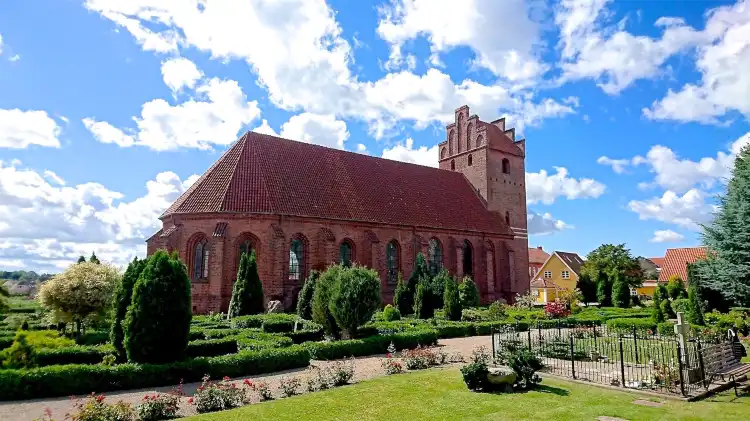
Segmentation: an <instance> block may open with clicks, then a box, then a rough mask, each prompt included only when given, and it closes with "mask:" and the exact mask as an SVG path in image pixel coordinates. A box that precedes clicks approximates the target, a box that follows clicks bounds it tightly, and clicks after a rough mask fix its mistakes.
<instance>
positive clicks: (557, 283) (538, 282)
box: [531, 251, 584, 304]
mask: <svg viewBox="0 0 750 421" xmlns="http://www.w3.org/2000/svg"><path fill="white" fill-rule="evenodd" d="M583 263H584V262H583V259H581V256H579V255H577V254H576V253H567V252H564V251H555V252H553V253H552V254H551V255H550V256H549V257H548V258H547V261H546V262H544V264H543V265H542V267H541V268H540V269H539V272H537V274H536V276H534V279H532V280H531V294H532V295H535V296H536V302H537V303H538V304H546V303H551V302H554V301H556V300H557V294H558V292H559V291H560V290H563V289H567V290H573V289H575V288H576V285H578V277H579V276H580V274H581V266H583Z"/></svg>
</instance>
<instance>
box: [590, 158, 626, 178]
mask: <svg viewBox="0 0 750 421" xmlns="http://www.w3.org/2000/svg"><path fill="white" fill-rule="evenodd" d="M596 163H597V164H600V165H607V166H610V167H612V171H614V172H615V173H617V174H622V173H624V172H625V168H626V167H627V166H628V165H630V160H629V159H612V158H609V157H607V156H600V157H599V159H597V160H596Z"/></svg>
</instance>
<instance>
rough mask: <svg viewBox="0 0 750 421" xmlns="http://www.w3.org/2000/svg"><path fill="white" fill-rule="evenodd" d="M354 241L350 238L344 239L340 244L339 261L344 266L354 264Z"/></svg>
mask: <svg viewBox="0 0 750 421" xmlns="http://www.w3.org/2000/svg"><path fill="white" fill-rule="evenodd" d="M352 249H353V247H352V243H351V241H349V240H344V241H342V242H341V245H340V246H339V263H341V264H342V265H344V266H351V265H352Z"/></svg>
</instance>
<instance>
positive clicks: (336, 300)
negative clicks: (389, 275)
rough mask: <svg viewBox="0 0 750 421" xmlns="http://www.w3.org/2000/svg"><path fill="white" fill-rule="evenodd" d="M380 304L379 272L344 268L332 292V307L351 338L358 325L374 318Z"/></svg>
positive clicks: (358, 267)
mask: <svg viewBox="0 0 750 421" xmlns="http://www.w3.org/2000/svg"><path fill="white" fill-rule="evenodd" d="M379 305H380V278H378V273H377V272H375V271H374V270H372V269H367V268H365V267H364V266H357V265H354V266H352V267H350V268H346V269H343V270H342V271H341V272H340V274H339V280H338V282H336V284H335V287H334V288H333V290H332V292H331V297H330V301H329V307H328V310H329V311H330V313H331V315H333V317H334V319H336V324H338V326H339V328H341V330H342V331H343V332H344V337H345V338H351V337H353V336H354V333H355V332H356V331H357V328H358V327H359V326H360V325H362V324H365V323H367V321H369V320H370V318H371V317H372V315H373V313H375V310H377V308H378V306H379Z"/></svg>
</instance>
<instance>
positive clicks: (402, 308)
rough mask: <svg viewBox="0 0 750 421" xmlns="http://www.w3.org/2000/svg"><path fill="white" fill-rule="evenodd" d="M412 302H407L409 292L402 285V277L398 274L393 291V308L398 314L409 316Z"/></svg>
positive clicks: (403, 284) (404, 285)
mask: <svg viewBox="0 0 750 421" xmlns="http://www.w3.org/2000/svg"><path fill="white" fill-rule="evenodd" d="M413 304H414V303H413V300H412V301H411V302H410V301H409V290H408V289H407V288H406V284H405V283H404V277H403V275H401V273H400V272H399V274H398V282H396V289H395V290H394V291H393V306H394V307H396V308H397V309H398V311H399V313H400V314H411V311H412V305H413Z"/></svg>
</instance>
